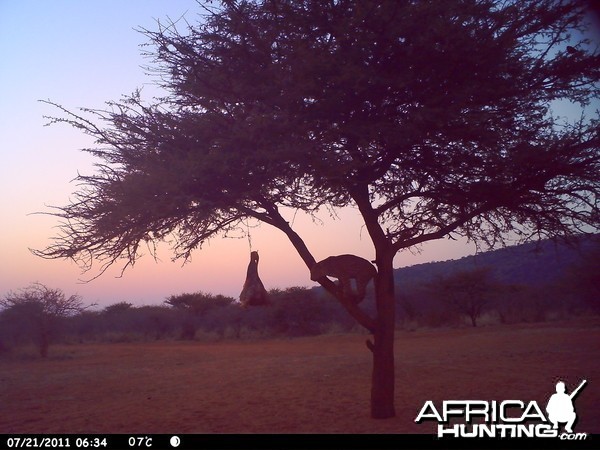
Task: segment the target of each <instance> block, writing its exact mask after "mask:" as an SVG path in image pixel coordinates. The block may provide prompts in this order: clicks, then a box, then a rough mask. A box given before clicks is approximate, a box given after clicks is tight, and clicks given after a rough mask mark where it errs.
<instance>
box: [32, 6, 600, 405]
mask: <svg viewBox="0 0 600 450" xmlns="http://www.w3.org/2000/svg"><path fill="white" fill-rule="evenodd" d="M202 6H203V11H204V13H203V15H202V17H201V20H200V21H199V22H198V23H196V24H189V23H187V22H184V21H179V22H177V23H173V22H167V23H166V24H162V23H160V22H159V24H158V27H157V30H154V31H153V30H143V32H144V33H145V34H146V36H147V37H148V39H149V44H148V47H147V54H148V55H149V57H150V58H152V63H151V67H150V69H149V70H150V75H152V76H154V77H155V79H156V80H157V82H158V84H160V85H161V86H162V87H163V88H164V89H165V92H166V94H165V96H164V97H163V98H160V99H157V100H155V101H154V102H151V103H147V102H145V101H143V100H142V97H141V95H140V93H139V92H136V93H134V94H133V95H131V96H128V97H125V98H123V99H122V100H121V101H117V102H112V103H109V104H108V108H107V109H106V110H103V111H98V110H83V111H82V112H80V113H73V112H70V111H69V110H68V109H66V108H63V107H61V106H59V105H56V106H58V107H59V108H61V110H62V111H63V112H64V114H63V115H62V116H61V117H58V118H55V119H53V121H58V122H68V123H70V124H71V125H73V126H75V127H78V128H80V129H82V130H83V131H84V132H86V133H89V134H91V135H92V136H94V137H95V138H96V140H97V143H98V147H97V148H94V149H90V150H87V151H89V152H91V153H92V154H93V155H95V156H97V157H98V159H99V160H100V161H101V162H100V163H99V164H98V166H97V171H96V173H95V174H92V175H82V176H80V177H79V178H78V179H79V182H80V183H81V184H80V188H79V190H78V192H77V193H76V197H75V200H74V201H73V202H72V203H71V204H70V205H67V206H65V207H61V208H59V209H58V211H57V212H56V215H57V216H59V217H60V218H62V220H63V222H62V225H61V227H60V229H61V234H60V235H59V236H58V237H57V238H56V240H55V243H54V244H53V245H51V246H50V247H49V248H47V249H45V250H42V251H39V252H38V254H39V255H41V256H44V257H49V258H64V257H66V258H73V259H75V260H77V261H78V262H80V263H82V264H83V265H84V267H86V268H89V267H90V266H91V263H92V261H94V260H100V261H102V270H104V269H105V268H106V267H108V266H109V265H111V264H113V263H115V262H117V261H119V260H120V259H124V261H125V267H127V265H129V264H133V263H134V262H135V260H136V259H137V258H138V256H139V246H140V244H143V243H149V244H150V245H153V244H154V243H156V242H157V241H162V240H169V241H172V244H173V250H174V255H175V257H176V258H189V256H190V254H191V252H192V251H194V250H195V249H197V248H198V247H200V246H201V245H202V244H203V243H204V242H206V240H208V239H210V238H212V237H214V236H217V235H227V234H228V233H230V232H232V231H233V230H236V229H238V228H239V227H240V225H241V224H242V221H243V220H244V219H246V218H248V217H252V218H255V219H258V220H260V221H262V222H265V223H267V224H270V225H272V226H274V227H276V228H278V229H279V230H281V231H283V232H284V233H285V234H286V235H287V236H288V238H289V239H290V241H291V243H292V244H293V245H294V247H295V248H296V250H297V251H298V253H299V255H300V256H301V257H302V259H303V260H304V262H305V263H306V265H307V266H308V267H311V266H312V265H313V264H314V263H315V260H314V258H313V256H312V254H311V252H310V250H309V249H308V248H307V247H306V246H305V244H304V242H303V241H302V238H301V237H300V236H299V235H298V234H297V233H296V231H295V230H293V229H292V226H291V225H290V224H289V223H288V222H287V221H286V220H285V218H284V216H283V215H282V213H281V208H285V207H289V208H294V209H300V210H303V211H306V212H308V213H310V214H313V213H316V212H317V211H318V210H319V209H322V208H338V207H343V206H353V207H356V208H357V209H358V210H359V211H360V214H361V215H362V218H363V219H364V223H365V227H366V229H367V231H368V233H369V235H370V238H371V240H372V241H373V245H374V248H375V254H376V257H375V259H376V261H377V266H378V271H379V273H378V276H377V277H376V280H375V285H376V299H377V308H378V313H377V316H376V317H374V318H373V317H370V316H368V315H367V314H366V313H365V312H364V311H362V310H361V309H360V308H358V307H356V305H352V304H350V303H348V302H347V301H346V300H347V299H344V298H341V297H340V296H338V298H339V300H340V301H341V302H342V303H343V304H344V306H346V308H347V309H348V311H349V312H350V313H351V314H352V315H353V317H355V318H356V319H357V320H358V321H359V322H360V323H361V324H362V325H364V326H365V327H366V328H368V329H369V330H371V331H373V332H374V333H375V341H376V342H375V345H374V346H373V345H370V347H369V348H370V349H371V350H374V349H378V348H379V347H378V345H379V344H378V342H380V343H381V342H384V341H385V342H387V344H386V346H387V347H386V348H387V350H386V352H387V354H388V360H387V361H388V363H389V361H390V360H389V358H393V355H391V348H392V346H393V316H394V309H393V295H394V294H393V290H394V287H393V276H392V261H393V257H394V255H395V254H396V253H397V252H398V251H399V250H401V249H404V248H409V247H412V246H415V245H418V244H420V243H423V242H426V241H429V240H433V239H439V238H442V237H444V236H448V235H450V236H463V237H466V238H467V239H470V240H473V241H475V242H477V243H486V244H488V245H490V246H493V245H494V244H496V243H498V242H501V241H502V240H503V239H504V237H505V236H506V235H507V234H508V233H512V235H513V236H515V235H516V236H519V237H520V238H522V239H523V240H525V239H529V238H541V237H549V236H550V237H553V236H565V235H572V234H574V233H578V232H583V231H589V230H590V229H597V228H598V226H599V222H600V221H599V219H600V215H599V214H598V198H599V197H598V194H599V188H600V176H599V174H600V156H599V145H598V144H599V142H600V140H599V138H600V136H599V126H598V120H599V117H598V114H597V113H596V115H593V116H589V117H588V116H585V115H582V116H581V117H580V118H579V119H577V120H571V121H569V120H565V119H564V118H560V117H558V115H557V113H556V111H555V110H554V109H553V108H554V107H555V106H556V105H557V104H559V102H569V103H574V104H578V105H580V106H581V107H582V111H583V107H584V106H586V105H589V104H590V102H591V101H592V100H594V99H597V98H598V97H599V94H600V83H599V80H600V54H599V51H598V48H597V47H594V45H593V43H592V42H590V40H589V39H586V38H585V36H586V35H585V33H586V27H588V26H589V21H586V8H585V2H583V1H578V0H524V1H499V0H452V1H444V2H439V1H429V0H421V1H395V0H393V1H392V0H378V1H360V0H331V1H327V2H323V1H320V0H255V1H251V0H239V1H235V0H223V1H221V2H220V3H218V4H216V5H215V4H213V3H207V4H206V5H202ZM180 30H181V31H180ZM102 270H101V271H102ZM319 281H320V282H321V284H323V285H324V286H325V287H326V288H328V289H329V290H330V291H331V292H335V289H334V288H333V287H332V285H331V282H330V281H329V280H328V279H326V278H323V279H322V280H319ZM382 330H387V331H385V333H384V334H385V338H381V339H379V340H378V338H377V336H378V333H380V332H382ZM380 337H381V336H380ZM374 354H376V355H377V354H378V351H375V350H374ZM375 358H377V357H375ZM375 365H376V366H377V363H375ZM388 365H389V364H388ZM376 378H377V377H376V376H375V375H374V380H375V379H376ZM387 379H388V381H389V376H388V377H387ZM374 384H377V383H376V382H374ZM390 389H392V390H393V386H392V387H390ZM388 394H389V391H388ZM388 396H389V395H388ZM390 413H391V409H390V408H387V412H385V413H383V414H382V415H383V416H386V415H387V416H389V415H390ZM392 415H393V413H392Z"/></svg>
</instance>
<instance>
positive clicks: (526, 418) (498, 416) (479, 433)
mask: <svg viewBox="0 0 600 450" xmlns="http://www.w3.org/2000/svg"><path fill="white" fill-rule="evenodd" d="M586 383H587V380H583V381H582V382H581V383H580V384H579V386H577V388H576V389H575V390H573V391H572V392H571V393H570V394H567V393H566V386H565V383H564V382H563V381H559V382H558V383H556V393H555V394H552V395H551V396H550V398H549V400H548V404H547V405H546V414H547V415H546V414H544V413H543V412H542V409H541V408H540V407H539V405H538V404H537V402H536V401H535V400H531V401H529V402H524V401H521V400H503V401H496V400H492V401H488V400H444V401H443V402H442V404H441V406H438V407H436V405H435V404H434V402H433V401H432V400H428V401H426V402H425V404H424V405H423V407H422V408H421V411H419V414H418V415H417V418H416V419H415V422H417V423H421V422H423V421H426V420H433V421H436V422H437V435H438V437H444V436H450V437H463V438H466V437H500V438H505V437H553V438H556V437H558V438H560V439H561V440H581V439H586V438H587V434H586V433H573V425H574V424H575V421H576V420H577V414H576V412H575V407H574V406H573V401H574V400H575V397H576V396H577V395H578V394H579V393H580V392H581V390H582V389H583V387H584V386H585V385H586ZM453 420H455V421H457V422H460V423H454V424H451V423H450V422H451V421H453ZM559 424H565V425H564V432H563V433H559V428H560V425H559Z"/></svg>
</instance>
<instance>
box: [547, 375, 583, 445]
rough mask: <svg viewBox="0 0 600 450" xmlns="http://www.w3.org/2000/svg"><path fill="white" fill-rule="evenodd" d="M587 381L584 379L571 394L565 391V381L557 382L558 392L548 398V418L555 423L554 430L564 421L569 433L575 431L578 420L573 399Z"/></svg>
mask: <svg viewBox="0 0 600 450" xmlns="http://www.w3.org/2000/svg"><path fill="white" fill-rule="evenodd" d="M585 383H587V380H583V381H582V382H581V383H580V384H579V386H577V389H575V390H574V391H573V392H571V394H566V393H565V383H563V382H562V381H559V382H558V383H556V394H552V396H551V397H550V400H548V406H546V412H547V413H548V419H550V422H552V424H553V425H554V426H553V427H552V428H553V429H554V430H557V429H558V423H559V422H564V423H566V425H565V431H566V432H567V433H572V432H573V424H574V423H575V420H577V414H576V413H575V408H574V407H573V399H574V398H575V396H576V395H577V394H578V393H579V391H581V389H582V388H583V386H585Z"/></svg>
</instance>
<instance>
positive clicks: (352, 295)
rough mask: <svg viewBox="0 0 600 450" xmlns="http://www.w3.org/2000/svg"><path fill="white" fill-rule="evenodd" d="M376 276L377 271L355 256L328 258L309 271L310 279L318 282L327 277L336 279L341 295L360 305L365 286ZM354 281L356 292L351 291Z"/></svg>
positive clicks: (364, 293)
mask: <svg viewBox="0 0 600 450" xmlns="http://www.w3.org/2000/svg"><path fill="white" fill-rule="evenodd" d="M376 275H377V269H376V268H375V266H373V264H371V263H370V262H369V261H367V260H366V259H364V258H361V257H359V256H356V255H337V256H329V257H328V258H325V259H324V260H322V261H319V262H317V263H315V264H314V265H313V266H312V267H311V269H310V279H311V280H312V281H318V280H319V279H320V278H323V277H326V276H329V277H333V278H337V279H338V282H339V284H338V289H339V292H340V293H341V295H342V296H343V297H344V298H346V299H350V300H352V301H354V302H355V303H360V302H362V301H363V300H364V298H365V295H366V289H367V285H368V284H369V281H371V279H374V278H375V276H376ZM353 279H354V280H355V281H356V292H354V291H353V289H352V280H353Z"/></svg>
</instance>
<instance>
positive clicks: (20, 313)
mask: <svg viewBox="0 0 600 450" xmlns="http://www.w3.org/2000/svg"><path fill="white" fill-rule="evenodd" d="M0 307H2V308H3V310H2V311H0V318H1V319H3V320H5V321H6V324H10V325H11V326H12V327H15V328H18V330H17V332H18V333H19V334H21V335H25V336H27V337H29V338H30V339H31V340H33V342H34V343H35V344H36V345H37V346H38V349H39V352H40V356H41V357H42V358H45V357H46V356H48V348H49V347H50V343H51V342H52V339H53V338H54V337H55V336H56V334H57V332H58V327H59V321H60V319H61V318H65V317H69V316H72V315H75V314H79V313H80V312H82V311H83V310H84V309H85V308H84V306H83V302H82V300H81V297H79V296H78V295H71V296H70V297H67V296H66V295H65V294H64V293H63V292H62V291H61V290H60V289H51V288H49V287H47V286H44V285H43V284H41V283H33V284H32V285H30V286H29V287H27V288H24V289H21V290H20V291H18V292H9V293H8V294H6V296H5V297H4V298H2V299H0Z"/></svg>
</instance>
